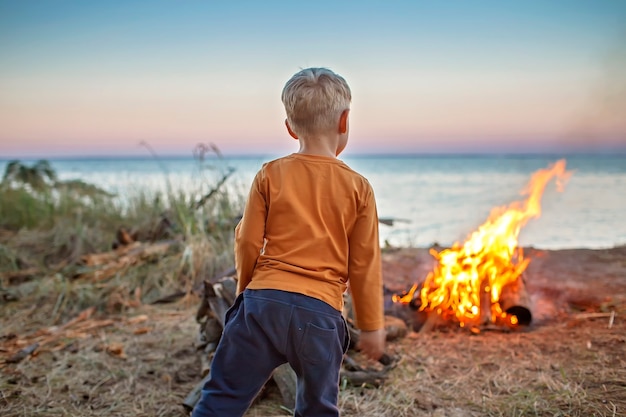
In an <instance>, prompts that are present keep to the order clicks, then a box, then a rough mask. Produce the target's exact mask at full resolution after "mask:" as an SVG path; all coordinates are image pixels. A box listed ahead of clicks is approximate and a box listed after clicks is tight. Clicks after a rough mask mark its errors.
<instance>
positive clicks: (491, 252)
mask: <svg viewBox="0 0 626 417" xmlns="http://www.w3.org/2000/svg"><path fill="white" fill-rule="evenodd" d="M570 176H571V172H569V171H566V170H565V160H559V161H557V162H556V163H554V164H553V165H551V166H550V167H548V168H547V169H541V170H539V171H537V172H535V173H534V174H533V176H532V178H531V180H530V182H529V184H528V185H527V187H526V188H525V190H524V191H523V194H524V195H528V197H527V198H526V200H525V201H524V202H514V203H512V204H511V205H509V206H508V207H499V208H496V209H494V210H492V212H491V214H490V215H489V218H488V219H487V221H486V222H485V223H483V224H482V225H481V226H480V227H479V228H478V229H477V230H476V231H475V232H473V233H472V234H471V235H470V236H469V237H468V238H467V240H466V241H465V242H464V243H463V244H462V245H461V244H459V243H458V242H457V243H455V244H454V245H453V246H452V247H451V248H450V249H445V250H442V251H441V252H437V251H435V250H432V249H431V251H430V253H431V255H432V256H433V257H435V258H436V259H437V260H438V264H437V265H436V266H435V268H434V270H433V271H431V272H430V273H429V274H428V276H427V277H426V280H425V282H424V284H423V286H422V288H421V290H420V293H419V296H420V300H421V306H420V310H423V311H428V312H431V311H434V312H436V313H437V314H439V315H440V316H442V317H443V318H444V319H447V320H453V321H457V322H458V323H459V325H460V326H461V327H465V326H466V325H469V326H472V327H473V328H477V326H478V325H480V324H482V323H485V322H489V321H490V322H492V323H499V324H507V325H510V326H514V325H516V324H517V317H515V316H513V315H509V314H507V313H505V312H503V311H502V307H501V306H500V295H501V293H502V288H503V287H505V286H506V285H508V284H512V283H515V282H516V281H517V279H518V278H519V277H520V275H521V274H522V272H524V270H525V269H526V267H527V266H528V264H529V262H530V260H529V259H525V258H524V255H523V251H522V249H521V248H518V246H517V245H518V235H519V232H520V229H521V228H522V226H524V225H525V224H526V222H527V221H528V220H529V219H531V218H536V217H539V215H540V214H541V206H540V199H541V196H542V194H543V192H544V190H545V187H546V185H547V184H548V182H549V181H550V180H551V179H552V178H553V177H556V178H557V185H558V186H559V191H560V189H561V186H562V185H563V184H564V182H565V181H567V179H569V177H570ZM416 291H417V285H414V286H413V288H412V289H411V290H410V291H409V292H408V293H407V294H406V295H404V296H395V297H394V301H396V302H401V303H409V302H411V300H413V297H414V296H415V292H416Z"/></svg>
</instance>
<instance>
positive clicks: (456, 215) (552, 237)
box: [0, 155, 626, 249]
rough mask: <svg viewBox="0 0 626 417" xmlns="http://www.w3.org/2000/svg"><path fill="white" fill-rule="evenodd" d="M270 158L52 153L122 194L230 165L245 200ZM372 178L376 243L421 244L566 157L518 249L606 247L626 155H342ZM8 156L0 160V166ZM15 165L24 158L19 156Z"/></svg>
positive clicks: (618, 212) (200, 189)
mask: <svg viewBox="0 0 626 417" xmlns="http://www.w3.org/2000/svg"><path fill="white" fill-rule="evenodd" d="M273 158H274V157H273V156H255V157H252V156H240V157H229V156H225V157H223V158H217V157H215V158H211V157H209V158H207V159H205V160H204V161H203V162H199V161H198V160H196V159H194V158H193V157H192V156H189V157H159V158H83V159H79V158H75V159H52V160H50V162H51V164H52V167H53V168H54V169H55V171H56V172H57V174H58V176H59V178H60V179H62V180H68V179H80V180H83V181H85V182H88V183H92V184H95V185H98V186H100V187H101V188H104V189H105V190H107V191H109V192H111V193H114V194H115V195H116V197H115V198H118V199H120V200H124V199H125V198H128V196H129V195H132V194H133V193H136V192H139V191H142V192H156V191H167V190H168V189H169V190H172V189H173V190H179V189H182V190H185V191H187V192H193V193H196V194H197V195H202V194H203V193H205V192H207V190H210V189H211V188H212V187H213V186H215V184H216V182H217V181H219V179H220V178H222V177H223V176H225V175H226V173H227V172H228V170H229V169H230V168H232V169H234V172H233V173H232V175H230V176H229V177H228V180H227V182H226V184H225V188H227V189H228V190H229V191H230V192H232V193H234V195H235V196H239V198H240V199H241V203H242V204H243V202H244V201H245V196H246V195H247V192H248V187H249V186H250V183H251V182H252V179H253V177H254V175H255V173H256V172H257V170H258V169H259V168H260V167H261V165H262V164H263V163H264V162H267V161H269V160H271V159H273ZM342 159H343V161H344V162H346V163H347V164H348V165H349V166H350V167H351V168H353V169H354V170H356V171H357V172H359V173H361V174H362V175H364V176H365V177H366V178H367V179H368V180H369V181H370V183H371V184H372V187H373V188H374V192H375V195H376V199H377V207H378V213H379V216H380V217H381V218H392V219H394V222H393V225H392V226H388V225H385V224H381V225H380V235H381V243H384V242H388V243H389V244H391V245H397V246H417V247H426V246H430V245H432V244H433V243H438V244H440V245H451V244H452V243H454V242H462V241H464V240H465V239H466V238H467V236H468V235H469V234H471V232H473V231H474V230H476V229H477V228H478V227H479V226H480V225H481V224H482V223H484V222H485V221H486V220H487V218H488V217H489V214H490V212H491V211H492V209H494V208H496V207H502V206H505V207H506V206H508V205H510V204H511V203H513V202H516V201H518V202H519V201H523V200H524V196H523V195H522V194H521V191H522V190H523V189H524V187H525V186H526V184H527V183H528V182H529V180H530V178H531V176H532V174H533V173H534V172H535V171H537V170H539V169H542V168H547V167H548V166H550V165H551V164H553V163H554V162H556V161H557V160H559V159H565V160H566V162H567V169H568V170H569V171H571V172H572V175H571V177H570V179H569V181H568V182H567V183H566V184H565V186H564V188H563V190H562V192H559V191H558V190H557V187H556V186H555V181H551V182H550V183H549V184H548V186H547V187H546V189H545V192H544V194H543V197H542V200H541V208H542V210H541V215H540V217H538V218H535V219H530V220H529V221H528V223H527V224H526V225H525V226H524V227H523V228H522V230H521V232H520V235H519V241H520V245H523V246H534V247H537V248H544V249H565V248H607V247H613V246H616V245H624V244H626V155H573V156H567V157H561V156H545V155H541V156H518V155H505V156H495V155H488V156H478V155H471V156H465V155H445V156H397V155H396V156H354V155H349V156H345V157H342ZM6 163H7V161H0V172H4V169H5V167H6ZM22 163H24V164H29V163H33V161H25V160H24V161H22Z"/></svg>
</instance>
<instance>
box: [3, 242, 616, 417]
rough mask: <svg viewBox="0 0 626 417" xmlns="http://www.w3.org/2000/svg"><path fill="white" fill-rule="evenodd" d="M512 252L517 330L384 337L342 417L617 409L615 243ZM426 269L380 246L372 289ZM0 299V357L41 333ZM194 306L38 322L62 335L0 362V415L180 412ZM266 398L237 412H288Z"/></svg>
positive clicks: (194, 365)
mask: <svg viewBox="0 0 626 417" xmlns="http://www.w3.org/2000/svg"><path fill="white" fill-rule="evenodd" d="M526 256H527V257H530V258H532V262H531V264H530V267H529V269H528V270H527V272H526V283H527V289H528V292H529V294H530V296H531V301H532V313H533V322H532V324H531V325H530V326H528V327H526V328H524V329H521V330H520V331H514V332H503V331H483V332H481V333H480V334H478V335H472V334H470V333H469V332H467V331H464V330H461V329H458V328H455V327H450V326H447V327H443V328H438V329H436V330H434V331H430V332H426V333H414V332H413V333H409V334H408V336H406V337H404V338H401V339H399V340H396V341H393V342H390V343H389V344H388V351H389V353H390V354H393V355H394V356H395V357H396V358H397V359H398V362H397V365H396V366H395V368H393V369H392V370H391V371H390V372H389V373H388V375H387V380H386V381H385V383H384V384H383V385H382V386H381V387H379V388H372V387H368V386H362V387H352V386H344V387H342V390H341V394H340V401H339V405H340V408H341V412H342V415H343V416H390V417H391V416H393V417H397V416H439V417H442V416H451V417H456V416H527V415H532V416H555V415H562V416H620V415H626V247H620V248H614V249H608V250H585V249H577V250H563V251H542V250H534V249H527V251H526ZM431 265H432V260H431V258H430V256H429V255H428V252H427V250H425V249H403V250H399V251H395V252H392V253H386V254H385V255H384V274H385V283H386V286H387V287H388V288H390V289H391V290H393V291H402V290H406V289H408V288H409V287H410V286H411V285H412V284H413V283H414V282H418V281H421V280H423V277H424V276H425V274H426V273H427V272H428V271H429V270H430V268H431ZM0 302H3V303H5V304H3V305H2V307H1V308H2V315H1V318H0V363H2V361H6V359H7V358H8V357H9V356H10V355H9V354H10V347H11V346H14V343H15V341H16V340H19V339H23V340H35V336H37V335H38V334H39V335H41V334H44V336H45V332H44V333H42V329H44V330H46V329H47V328H45V327H44V326H42V325H41V323H42V322H43V318H41V317H38V315H37V311H38V309H37V306H32V305H28V304H24V305H21V304H19V302H17V303H18V304H16V303H15V302H13V303H11V304H9V302H8V301H0ZM197 302H198V300H197V299H195V298H188V299H185V300H182V301H180V302H178V303H176V304H169V305H163V306H138V307H136V308H132V309H130V310H129V311H127V312H126V313H125V314H123V315H116V316H110V315H106V316H105V315H102V314H98V313H96V312H94V313H93V314H92V316H89V317H88V318H87V319H86V320H84V321H83V324H82V326H83V327H82V328H81V322H80V321H76V322H75V323H74V324H72V325H71V326H68V327H67V328H60V329H59V328H55V329H47V331H48V332H55V331H56V332H57V333H58V332H60V331H63V332H64V333H63V338H61V339H60V340H56V341H55V343H50V344H48V345H44V346H42V347H41V348H40V349H39V350H37V351H36V354H35V355H33V356H29V357H27V358H26V359H24V360H22V361H21V362H18V363H4V364H2V365H0V415H2V416H7V417H9V416H183V415H185V413H184V411H183V407H182V406H181V403H182V401H183V399H184V398H185V396H186V395H187V394H188V392H189V391H190V390H191V389H192V388H193V387H194V385H195V384H196V383H197V382H198V381H199V380H200V375H199V369H200V363H199V356H198V353H197V352H196V351H195V349H194V346H193V345H194V340H195V337H196V334H197V330H198V325H197V324H196V322H195V319H194V316H195V311H196V308H197ZM612 313H613V316H612V317H613V318H612V319H611V314H612ZM84 323H92V325H93V326H94V327H92V328H90V327H89V326H87V325H85V324H84ZM93 323H96V324H97V326H96V325H94V324H93ZM70 324H71V323H70ZM85 326H87V327H85ZM37 332H39V333H37ZM29 338H30V339H29ZM356 358H357V360H359V359H360V358H359V357H358V355H357V356H356ZM242 372H245V370H242ZM278 399H279V397H278V394H277V392H275V390H272V388H271V387H269V388H268V389H267V390H266V392H265V393H264V395H263V396H262V397H261V398H260V399H259V400H258V401H257V402H256V403H255V404H254V406H253V407H252V408H251V409H250V411H249V412H248V414H247V416H286V415H289V412H288V411H287V410H285V409H284V408H281V406H280V403H279V401H278Z"/></svg>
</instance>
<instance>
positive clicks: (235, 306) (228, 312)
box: [224, 293, 243, 327]
mask: <svg viewBox="0 0 626 417" xmlns="http://www.w3.org/2000/svg"><path fill="white" fill-rule="evenodd" d="M242 301H243V293H241V294H239V295H238V296H237V298H235V302H234V303H233V305H232V306H230V307H229V308H228V310H226V314H225V315H224V327H226V325H227V324H228V321H229V320H230V318H231V317H232V315H233V314H234V313H235V311H237V310H238V309H239V306H240V305H241V302H242Z"/></svg>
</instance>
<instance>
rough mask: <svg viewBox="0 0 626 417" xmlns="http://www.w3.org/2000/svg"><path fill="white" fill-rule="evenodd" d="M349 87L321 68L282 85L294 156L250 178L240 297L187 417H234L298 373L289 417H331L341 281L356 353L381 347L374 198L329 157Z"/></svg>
mask: <svg viewBox="0 0 626 417" xmlns="http://www.w3.org/2000/svg"><path fill="white" fill-rule="evenodd" d="M351 99H352V94H351V92H350V88H349V87H348V84H347V83H346V81H345V80H344V79H343V78H342V77H341V76H339V75H337V74H335V73H334V72H332V71H330V70H328V69H326V68H308V69H304V70H302V71H300V72H298V73H297V74H295V75H294V76H293V77H292V78H291V79H290V80H289V81H288V82H287V84H286V85H285V87H284V89H283V92H282V101H283V104H284V105H285V110H286V113H287V120H286V121H285V124H286V125H287V130H288V132H289V134H290V135H291V136H292V137H293V138H294V139H297V140H298V141H299V142H300V149H299V151H298V152H297V153H294V154H292V155H289V156H286V157H283V158H279V159H277V160H274V161H272V162H269V163H267V164H265V165H263V167H262V168H261V170H260V171H259V172H258V173H257V175H256V177H255V179H254V182H253V184H252V187H251V190H250V194H249V197H248V202H247V204H246V208H245V211H244V215H243V218H242V219H241V221H240V223H239V224H238V225H237V228H236V229H235V264H236V267H237V278H238V285H237V291H238V293H239V295H238V297H237V300H236V301H235V304H234V305H233V306H232V307H231V308H230V310H229V311H228V312H227V314H226V325H225V327H224V332H223V334H222V338H221V340H220V343H219V346H218V348H217V350H216V352H215V356H214V358H213V362H212V365H211V374H210V375H211V376H210V378H209V381H208V382H207V383H206V384H205V386H204V388H203V390H202V398H201V399H200V401H199V403H198V405H197V406H196V408H195V409H194V411H193V414H192V416H193V417H207V416H212V417H233V416H242V415H243V414H244V413H245V412H246V410H247V409H248V407H249V406H250V403H251V402H252V401H253V400H254V398H255V396H256V394H257V393H258V391H259V390H260V389H261V388H262V387H263V385H264V384H265V382H266V381H267V379H268V378H269V377H270V376H271V373H272V371H273V370H274V369H275V368H276V367H277V366H279V365H281V364H283V363H285V362H289V364H290V365H291V367H292V368H293V369H294V371H295V373H296V375H297V399H296V407H295V408H296V409H295V412H294V415H295V416H310V417H325V416H334V417H336V416H338V415H339V411H338V408H337V400H338V393H339V371H340V368H341V363H342V360H343V355H344V353H345V352H346V350H347V348H348V343H349V335H348V329H347V326H346V322H345V321H344V318H343V316H342V314H341V310H342V307H343V293H344V291H345V290H346V288H347V286H348V283H349V286H350V292H351V294H352V299H353V305H354V313H355V319H356V324H357V327H359V328H360V330H361V335H360V341H359V348H360V350H361V351H362V352H363V353H365V354H366V355H367V356H369V357H370V358H372V359H378V358H380V356H381V355H382V353H383V349H384V343H385V332H384V317H383V301H382V295H383V291H382V273H381V261H380V248H379V240H378V217H377V212H376V202H375V200H374V194H373V192H372V188H371V186H370V184H369V183H368V182H367V180H366V179H365V178H363V177H362V176H361V175H359V174H357V173H356V172H354V171H352V170H351V169H350V168H349V167H348V166H347V165H345V164H344V163H343V162H341V161H340V160H338V159H337V158H336V157H337V156H338V155H339V154H340V153H341V152H342V151H343V149H344V148H345V146H346V143H347V141H348V130H349V127H348V113H349V109H350V101H351Z"/></svg>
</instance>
